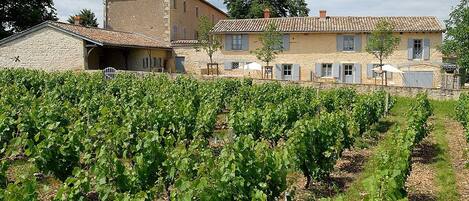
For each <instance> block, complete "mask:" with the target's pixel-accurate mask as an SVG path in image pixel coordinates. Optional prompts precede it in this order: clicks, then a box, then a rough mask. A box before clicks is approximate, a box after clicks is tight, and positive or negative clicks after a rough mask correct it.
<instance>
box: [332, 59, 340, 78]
mask: <svg viewBox="0 0 469 201" xmlns="http://www.w3.org/2000/svg"><path fill="white" fill-rule="evenodd" d="M332 77H335V78H339V79H340V64H339V63H335V64H332Z"/></svg>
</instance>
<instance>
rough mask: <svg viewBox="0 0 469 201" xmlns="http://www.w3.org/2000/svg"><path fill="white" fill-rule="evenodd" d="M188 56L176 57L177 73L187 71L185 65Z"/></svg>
mask: <svg viewBox="0 0 469 201" xmlns="http://www.w3.org/2000/svg"><path fill="white" fill-rule="evenodd" d="M185 61H186V58H185V57H176V72H177V73H185V72H186V68H185V67H184V65H185Z"/></svg>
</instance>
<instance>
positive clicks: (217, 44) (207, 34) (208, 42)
mask: <svg viewBox="0 0 469 201" xmlns="http://www.w3.org/2000/svg"><path fill="white" fill-rule="evenodd" d="M213 26H214V24H213V22H211V21H210V20H209V19H208V18H207V17H206V16H202V17H200V19H199V27H198V29H197V33H198V38H197V44H196V46H195V49H196V50H197V51H200V50H203V51H204V52H205V53H207V55H208V57H209V58H210V63H213V54H214V53H215V52H217V51H218V50H220V49H221V47H222V43H221V40H220V38H219V36H217V35H214V34H212V33H211V31H212V29H213Z"/></svg>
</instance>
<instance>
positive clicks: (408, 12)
mask: <svg viewBox="0 0 469 201" xmlns="http://www.w3.org/2000/svg"><path fill="white" fill-rule="evenodd" d="M155 1H161V0H155ZM208 1H209V2H211V3H212V4H214V5H215V6H217V7H219V8H221V9H222V10H224V11H226V7H225V5H224V4H223V0H208ZM306 1H307V3H308V8H309V9H310V13H309V15H310V16H318V15H319V10H327V13H328V15H329V16H436V17H438V18H439V19H440V20H445V19H447V18H448V14H449V13H450V12H451V9H452V7H453V6H456V5H457V4H458V2H459V0H306ZM54 3H55V8H56V9H57V13H58V17H59V19H60V20H61V21H65V20H67V18H68V16H70V15H74V14H76V13H78V11H79V10H81V9H83V8H88V9H91V10H92V11H93V12H94V13H96V17H97V18H98V22H99V24H100V26H101V25H102V24H103V9H104V6H103V0H54Z"/></svg>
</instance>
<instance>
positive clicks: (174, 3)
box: [172, 0, 177, 9]
mask: <svg viewBox="0 0 469 201" xmlns="http://www.w3.org/2000/svg"><path fill="white" fill-rule="evenodd" d="M172 2H173V9H176V3H177V0H173V1H172Z"/></svg>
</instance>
